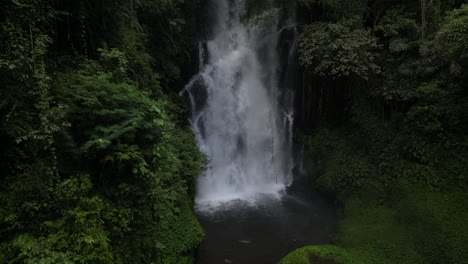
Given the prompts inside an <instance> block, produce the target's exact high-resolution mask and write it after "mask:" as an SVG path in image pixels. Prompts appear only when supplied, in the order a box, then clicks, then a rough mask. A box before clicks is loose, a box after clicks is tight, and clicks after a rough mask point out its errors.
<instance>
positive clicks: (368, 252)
mask: <svg viewBox="0 0 468 264" xmlns="http://www.w3.org/2000/svg"><path fill="white" fill-rule="evenodd" d="M463 3H464V1H429V0H428V1H426V0H421V1H387V0H377V1H366V0H362V1H357V0H356V1H341V0H321V1H312V0H309V1H306V0H304V1H302V4H303V5H305V6H307V7H308V8H309V9H308V11H307V12H306V15H305V26H304V28H303V33H302V35H301V40H300V51H299V53H300V54H299V56H300V62H301V64H302V65H303V71H304V74H303V75H304V78H303V80H304V87H303V90H301V91H300V93H301V95H302V101H301V102H299V106H298V107H299V111H298V114H299V115H300V118H301V120H300V122H301V124H300V126H301V129H302V132H303V133H302V136H301V138H302V140H303V141H304V142H305V144H306V145H307V149H308V153H307V157H306V160H307V166H308V167H309V169H310V171H311V172H312V177H313V179H314V182H315V187H318V188H320V189H321V190H322V191H325V192H328V193H331V194H333V195H336V197H337V198H338V200H340V201H341V202H342V203H343V204H344V219H343V220H342V221H341V223H340V228H339V232H338V234H337V235H336V237H335V241H334V245H328V246H315V247H314V246H311V247H306V248H303V249H299V250H297V251H295V252H293V253H291V254H290V255H289V256H288V257H286V258H285V259H283V260H282V262H281V263H284V264H289V263H294V264H298V263H356V264H358V263H359V264H362V263H379V264H380V263H389V264H390V263H412V264H413V263H457V264H458V263H468V255H467V253H466V246H465V245H466V243H468V225H467V224H466V223H465V220H466V219H467V218H468V213H467V206H468V204H467V201H468V199H467V198H468V196H467V193H466V190H467V176H468V165H467V164H468V163H467V161H468V137H467V135H468V127H467V124H468V116H467V115H466V111H467V109H468V85H467V84H468V4H463ZM310 14H313V15H312V16H310Z"/></svg>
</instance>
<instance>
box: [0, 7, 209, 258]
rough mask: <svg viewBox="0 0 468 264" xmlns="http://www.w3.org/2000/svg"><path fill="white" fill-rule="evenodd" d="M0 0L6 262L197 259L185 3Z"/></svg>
mask: <svg viewBox="0 0 468 264" xmlns="http://www.w3.org/2000/svg"><path fill="white" fill-rule="evenodd" d="M0 3H1V4H0V6H1V7H2V8H1V10H0V25H1V28H0V76H1V79H0V120H1V127H0V145H1V148H2V149H1V151H0V155H1V156H0V201H1V204H0V263H177V264H179V263H191V262H192V258H193V257H192V256H193V254H192V251H193V248H194V247H195V246H196V245H197V244H198V243H199V242H200V240H201V238H202V236H203V231H202V230H201V227H200V226H199V224H198V222H197V220H196V219H195V217H194V216H193V214H192V211H191V208H192V206H191V204H192V202H191V201H192V197H191V196H192V187H191V186H192V183H193V180H194V177H195V176H197V175H198V174H199V173H200V171H201V169H202V163H203V157H202V155H201V154H200V153H199V151H198V148H197V146H196V144H195V142H194V139H193V135H192V134H191V132H190V130H189V129H188V124H187V122H186V121H185V120H186V111H185V108H184V102H183V101H181V99H180V98H179V97H178V96H175V91H174V89H173V88H171V87H174V83H175V82H176V81H177V80H179V79H180V78H181V76H182V75H183V74H184V73H183V70H182V69H181V68H180V66H181V65H189V64H190V57H191V55H190V51H191V49H192V43H194V41H193V39H192V35H193V34H192V29H191V28H190V27H189V25H190V20H191V19H192V16H191V13H190V12H189V11H190V6H189V5H188V4H187V3H185V2H184V1H178V0H174V1H166V0H154V1H149V0H143V1H120V0H119V1H105V0H100V1H88V0H81V1H68V0H57V1H45V0H18V1H12V0H2V1H0ZM186 70H187V69H186Z"/></svg>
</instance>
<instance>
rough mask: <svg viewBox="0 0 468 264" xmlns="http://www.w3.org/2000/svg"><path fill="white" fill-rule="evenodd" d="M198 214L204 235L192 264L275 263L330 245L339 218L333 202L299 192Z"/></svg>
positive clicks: (235, 204)
mask: <svg viewBox="0 0 468 264" xmlns="http://www.w3.org/2000/svg"><path fill="white" fill-rule="evenodd" d="M197 214H198V219H199V220H200V223H201V225H202V226H203V228H204V229H205V232H206V234H207V235H206V237H205V240H204V242H203V244H202V245H201V246H200V247H199V249H198V252H197V264H222V263H233V264H239V263H240V264H273V263H277V262H278V261H279V260H280V259H281V258H282V257H284V256H285V255H287V254H288V253H289V252H291V251H293V250H294V249H297V248H300V247H302V246H306V245H319V244H327V243H329V242H331V240H332V236H333V234H334V231H335V228H336V222H337V218H338V217H337V207H336V206H335V205H334V204H333V202H332V201H330V200H327V199H325V198H324V197H321V196H320V195H318V194H316V193H307V192H301V191H293V194H290V195H286V196H284V197H283V198H280V199H275V198H268V197H263V198H260V199H259V200H258V201H257V202H256V204H255V205H252V204H246V203H244V202H240V201H239V202H235V203H231V204H229V205H226V207H225V208H224V209H221V210H217V211H216V212H214V213H213V212H212V213H201V212H198V213H197Z"/></svg>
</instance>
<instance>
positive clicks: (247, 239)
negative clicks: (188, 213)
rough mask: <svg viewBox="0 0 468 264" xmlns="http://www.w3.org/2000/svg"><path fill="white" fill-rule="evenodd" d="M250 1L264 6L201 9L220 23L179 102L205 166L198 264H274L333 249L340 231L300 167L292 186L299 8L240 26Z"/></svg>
mask: <svg viewBox="0 0 468 264" xmlns="http://www.w3.org/2000/svg"><path fill="white" fill-rule="evenodd" d="M244 1H246V2H247V3H248V4H258V0H206V1H201V2H200V4H201V5H203V6H201V7H202V8H203V7H204V8H207V10H208V11H207V12H200V13H201V14H203V15H202V16H207V17H210V13H212V14H215V16H216V19H215V21H214V23H212V24H211V26H210V28H211V30H208V31H209V32H210V33H211V37H210V38H209V40H208V41H202V42H200V44H199V53H198V58H199V61H200V65H199V66H200V67H199V73H198V74H197V75H195V76H194V77H193V78H192V80H191V81H190V82H189V83H188V84H187V85H186V87H185V89H184V90H183V91H182V92H181V94H185V95H186V96H187V98H188V99H189V100H190V103H191V107H192V109H191V110H192V117H191V123H192V127H193V130H194V132H195V134H196V136H197V140H198V144H199V146H200V149H201V150H202V151H203V152H204V153H205V154H206V155H207V157H208V164H207V168H206V171H205V175H201V176H200V177H199V178H198V186H197V195H196V198H195V209H196V210H195V212H196V215H197V218H198V220H199V222H200V224H201V225H202V227H203V229H204V230H205V232H206V237H205V238H204V240H203V242H202V243H201V245H199V247H198V249H197V254H196V255H197V263H198V264H219V263H233V264H235V263H256V264H270V263H277V262H278V261H279V259H280V258H281V257H282V256H284V255H285V254H287V253H288V252H290V251H292V250H294V249H296V248H299V247H301V246H305V245H311V244H323V243H328V242H330V240H331V234H332V233H333V230H334V226H335V219H336V215H335V209H334V207H333V205H332V204H331V203H329V202H328V201H326V200H324V199H322V198H321V197H319V196H317V195H316V194H314V193H313V192H311V191H310V190H308V186H310V183H308V182H307V177H303V176H301V175H299V174H297V172H298V171H299V169H298V166H296V169H295V170H294V171H295V172H296V173H295V174H294V176H295V179H294V180H295V183H294V184H292V180H293V177H292V173H293V167H294V160H293V153H292V144H293V143H292V142H293V141H292V133H293V132H292V131H293V122H294V111H293V109H294V93H293V90H294V89H293V88H294V86H295V84H296V83H297V81H298V79H299V78H298V72H299V71H298V67H297V66H298V65H297V43H298V34H297V31H296V28H295V26H294V22H295V17H294V12H293V11H292V10H294V9H295V7H294V3H292V5H291V6H288V7H285V5H284V4H285V3H283V5H282V7H283V9H281V10H277V9H276V10H275V9H271V8H266V9H268V10H265V12H263V13H262V14H260V15H258V16H257V17H254V18H251V20H250V22H249V21H244V20H245V19H242V20H241V17H242V16H243V14H244V13H245V8H244V5H245V3H244ZM249 1H250V2H249ZM273 1H274V0H271V2H270V3H269V4H270V5H269V6H270V7H271V6H274V5H273ZM275 2H277V1H275ZM261 3H262V4H265V3H266V1H261ZM205 4H208V6H204V5H205ZM286 16H287V17H288V18H289V20H288V19H285V18H286ZM280 17H281V18H280ZM244 18H245V17H244ZM210 22H212V21H210ZM204 29H205V28H204V27H202V29H201V30H204ZM288 186H290V188H287V189H288V190H287V193H286V187H288ZM278 198H280V199H278ZM252 205H253V206H252Z"/></svg>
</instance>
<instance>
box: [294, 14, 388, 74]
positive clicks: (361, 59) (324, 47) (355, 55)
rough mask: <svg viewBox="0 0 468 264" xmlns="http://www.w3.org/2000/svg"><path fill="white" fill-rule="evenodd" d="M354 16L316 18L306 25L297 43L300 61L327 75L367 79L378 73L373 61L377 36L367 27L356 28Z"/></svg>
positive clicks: (310, 68)
mask: <svg viewBox="0 0 468 264" xmlns="http://www.w3.org/2000/svg"><path fill="white" fill-rule="evenodd" d="M354 23H355V21H354V20H348V21H345V22H339V23H323V22H317V23H313V24H311V25H308V26H306V28H305V30H304V33H302V34H301V37H300V38H301V39H300V43H299V53H300V61H301V63H302V65H303V66H305V67H306V68H307V69H309V70H311V71H312V72H313V73H315V74H317V75H321V76H328V77H331V78H338V77H358V78H362V79H367V78H369V76H371V75H373V74H376V73H379V71H380V68H379V67H378V66H377V64H376V63H375V62H374V60H375V54H374V52H375V50H376V49H377V48H378V45H377V39H376V38H375V37H373V36H372V35H371V34H370V32H369V31H368V30H365V29H356V28H355V27H354V26H353V25H354Z"/></svg>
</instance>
